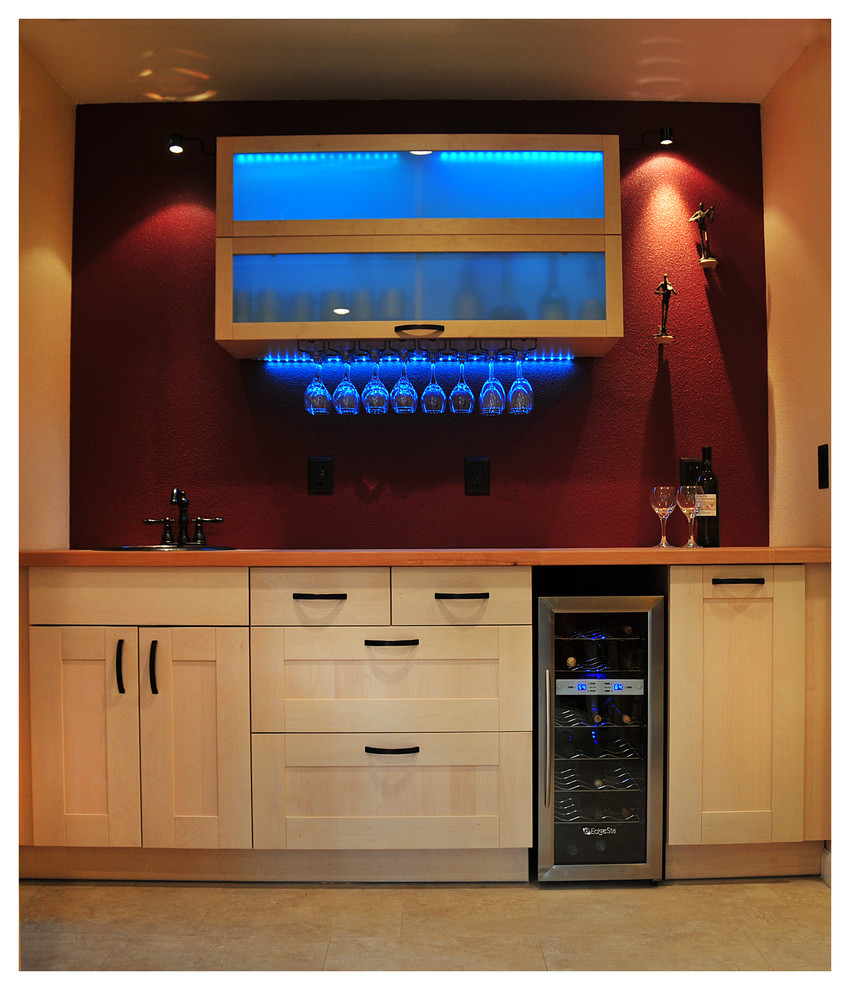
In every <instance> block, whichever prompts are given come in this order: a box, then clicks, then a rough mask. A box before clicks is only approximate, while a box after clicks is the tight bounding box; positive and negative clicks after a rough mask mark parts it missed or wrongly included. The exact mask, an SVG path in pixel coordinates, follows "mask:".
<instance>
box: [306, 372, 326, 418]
mask: <svg viewBox="0 0 850 990" xmlns="http://www.w3.org/2000/svg"><path fill="white" fill-rule="evenodd" d="M315 363H316V373H315V375H314V376H313V380H312V381H311V382H310V384H309V385H308V386H307V390H306V391H305V393H304V408H305V409H306V410H307V412H308V413H310V415H311V416H323V415H324V414H326V413H330V411H331V393H330V392H329V391H328V388H327V386H326V385H325V383H324V382H323V381H322V363H321V361H320V360H319V359H318V358H316V359H315Z"/></svg>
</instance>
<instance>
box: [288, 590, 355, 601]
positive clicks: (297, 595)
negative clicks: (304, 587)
mask: <svg viewBox="0 0 850 990" xmlns="http://www.w3.org/2000/svg"><path fill="white" fill-rule="evenodd" d="M292 598H293V600H294V601H296V602H344V601H345V600H346V599H347V598H348V595H347V594H346V593H345V592H344V591H341V592H334V593H328V594H312V593H309V592H306V591H293V592H292Z"/></svg>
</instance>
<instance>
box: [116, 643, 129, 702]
mask: <svg viewBox="0 0 850 990" xmlns="http://www.w3.org/2000/svg"><path fill="white" fill-rule="evenodd" d="M123 657H124V640H123V639H119V640H118V642H117V643H116V644H115V682H116V683H117V685H118V693H119V694H126V693H127V692H126V690H125V689H124V664H123Z"/></svg>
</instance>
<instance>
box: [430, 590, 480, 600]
mask: <svg viewBox="0 0 850 990" xmlns="http://www.w3.org/2000/svg"><path fill="white" fill-rule="evenodd" d="M434 597H435V598H436V599H437V601H449V600H450V601H457V600H459V599H471V598H477V599H481V600H482V601H484V600H486V599H488V598H489V597H490V592H489V591H468V592H459V593H454V592H448V591H435V592H434Z"/></svg>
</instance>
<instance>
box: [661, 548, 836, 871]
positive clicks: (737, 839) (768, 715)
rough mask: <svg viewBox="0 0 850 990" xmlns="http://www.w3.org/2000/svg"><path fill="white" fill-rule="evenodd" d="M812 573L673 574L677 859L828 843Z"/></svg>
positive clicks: (701, 570)
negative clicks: (680, 851)
mask: <svg viewBox="0 0 850 990" xmlns="http://www.w3.org/2000/svg"><path fill="white" fill-rule="evenodd" d="M806 570H807V569H806V567H804V566H803V565H781V566H775V567H743V566H738V567H697V566H679V567H671V569H670V601H669V616H670V620H669V622H670V636H669V699H670V701H669V739H668V761H669V762H668V834H667V841H668V844H669V846H670V847H685V846H691V847H695V846H722V845H738V846H747V845H751V844H759V843H777V844H779V843H802V842H804V841H806V840H818V839H819V840H823V839H826V838H828V830H827V829H826V828H824V818H828V812H827V815H826V816H824V815H823V814H822V807H823V803H824V802H827V803H828V783H827V782H828V773H829V771H828V743H827V744H826V745H824V741H825V740H828V736H829V728H828V724H827V725H824V724H823V723H822V722H821V721H820V718H821V714H822V713H821V712H820V711H818V709H819V708H820V707H822V706H821V705H820V703H819V702H818V696H819V695H820V694H822V693H823V692H824V691H825V690H827V688H826V687H825V683H824V682H825V680H826V681H827V682H828V664H829V659H828V649H827V642H826V640H825V638H822V639H820V640H819V641H818V642H814V641H813V640H812V638H811V637H810V636H807V615H808V614H810V610H811V608H812V605H813V593H812V590H811V587H810V588H809V589H808V591H807V576H806ZM810 584H811V582H810ZM814 584H815V585H817V584H818V579H816V580H815V581H814ZM822 592H823V588H822V587H819V588H817V597H821V596H822ZM824 756H826V760H827V765H826V766H824V765H823V759H824ZM668 858H669V857H668Z"/></svg>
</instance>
